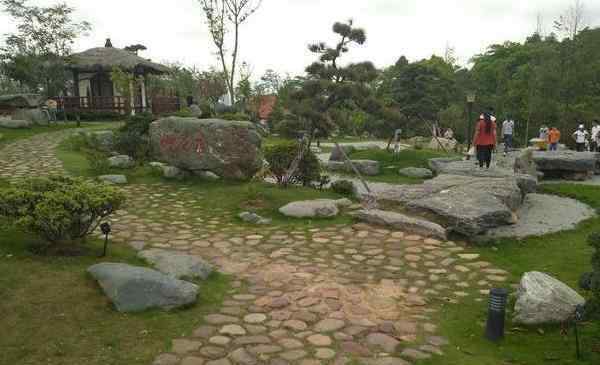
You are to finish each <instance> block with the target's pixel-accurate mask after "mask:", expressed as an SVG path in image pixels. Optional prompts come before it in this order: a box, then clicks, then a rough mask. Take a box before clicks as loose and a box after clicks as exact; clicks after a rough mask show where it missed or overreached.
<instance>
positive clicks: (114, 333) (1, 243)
mask: <svg viewBox="0 0 600 365" xmlns="http://www.w3.org/2000/svg"><path fill="white" fill-rule="evenodd" d="M38 244H39V241H38V239H36V238H35V237H33V236H29V235H27V234H24V233H22V232H20V231H19V230H17V229H15V228H13V227H10V226H7V225H6V224H4V225H1V226H0V297H1V298H2V300H0V313H2V315H1V316H0V327H1V328H2V329H3V333H5V334H10V336H0V348H1V349H2V351H0V363H1V364H42V363H43V364H63V365H75V364H77V365H79V364H90V365H95V364H98V365H100V364H102V365H104V364H140V365H142V364H144V365H147V364H149V363H150V362H151V361H152V359H153V358H154V357H155V356H156V355H157V354H159V353H161V352H163V351H167V350H169V346H170V341H171V340H172V339H173V338H178V337H181V336H185V335H189V334H190V333H191V332H192V331H193V330H194V329H195V328H196V327H197V326H198V325H200V324H202V318H203V316H204V315H205V314H207V313H212V312H214V311H215V310H217V309H218V308H219V307H220V305H221V302H222V301H223V298H224V296H225V295H226V293H227V292H228V291H229V290H230V278H229V277H227V276H224V275H220V274H213V275H212V276H211V277H210V278H209V279H208V280H206V281H203V282H199V283H198V284H199V285H200V293H201V294H200V296H199V298H198V302H197V304H195V305H193V306H191V307H189V308H186V309H185V310H177V311H172V312H163V311H158V310H156V311H148V312H143V313H138V314H123V313H118V312H117V311H116V310H114V308H113V306H112V304H111V303H110V302H109V301H108V300H107V298H106V297H105V296H104V295H103V293H102V291H101V289H100V288H99V286H98V285H97V283H96V282H95V281H94V280H93V279H92V278H91V277H90V276H89V275H87V274H86V270H87V268H88V267H89V266H91V265H94V264H97V263H100V262H122V263H128V264H132V265H138V266H144V265H145V264H144V262H143V261H142V260H140V259H138V258H137V256H136V253H135V252H134V251H133V250H131V249H129V248H128V247H123V246H120V245H113V246H111V247H110V249H109V256H108V257H106V258H102V259H100V258H98V257H96V255H97V254H99V253H100V252H101V250H102V242H100V241H96V240H91V241H90V242H89V243H88V244H87V247H89V254H88V255H87V256H80V257H59V256H39V255H35V254H33V253H31V250H30V248H31V247H35V246H37V245H38Z"/></svg>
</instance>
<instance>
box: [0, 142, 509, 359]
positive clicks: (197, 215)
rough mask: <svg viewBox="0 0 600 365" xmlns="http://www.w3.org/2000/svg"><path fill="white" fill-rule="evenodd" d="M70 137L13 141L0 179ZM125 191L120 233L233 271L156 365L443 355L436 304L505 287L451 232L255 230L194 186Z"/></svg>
mask: <svg viewBox="0 0 600 365" xmlns="http://www.w3.org/2000/svg"><path fill="white" fill-rule="evenodd" d="M64 135H65V134H60V135H59V134H53V135H45V136H37V137H34V138H32V139H31V140H28V141H21V142H19V143H14V144H10V145H7V146H5V147H4V148H3V149H2V150H0V156H2V157H1V160H0V163H1V165H0V177H4V178H9V179H13V178H15V177H18V176H25V175H28V174H35V175H43V174H47V173H50V172H58V171H60V168H61V166H60V162H59V161H58V160H56V158H55V157H54V155H53V149H54V148H55V146H56V145H57V143H58V141H59V140H60V138H63V137H64ZM15 171H16V172H15ZM124 189H125V190H126V192H127V193H128V197H129V200H128V205H127V207H126V208H125V209H124V210H122V211H119V212H118V214H117V216H115V217H114V218H113V231H114V232H115V235H114V237H113V238H114V239H115V240H116V241H118V242H124V243H127V244H129V245H131V246H132V247H134V248H135V249H137V250H140V249H142V248H149V247H155V248H162V249H169V250H176V251H180V252H187V253H190V254H193V255H199V256H201V257H203V258H205V259H208V260H210V261H211V262H212V263H213V264H215V265H216V266H217V267H218V268H219V269H220V270H221V271H223V272H225V273H229V274H232V275H233V276H234V278H235V280H234V287H235V289H234V290H233V291H232V292H231V293H230V295H229V296H228V298H227V299H226V300H225V301H224V303H223V306H222V308H220V310H219V311H218V312H216V313H213V314H210V315H207V316H206V317H205V318H203V323H204V324H203V325H201V326H199V327H198V328H197V329H196V330H195V331H194V332H193V334H192V335H191V336H189V337H185V338H178V339H174V340H173V343H172V350H171V352H170V353H165V354H161V355H159V356H157V358H156V359H155V361H154V362H153V364H154V365H200V364H207V365H228V364H259V363H260V364H274V365H275V364H277V365H278V364H282V365H283V364H301V365H311V364H329V363H331V364H347V363H350V362H351V361H353V360H358V361H359V363H364V364H376V365H378V364H381V365H383V364H400V365H403V364H404V365H406V364H410V363H411V362H412V361H414V360H418V359H423V358H429V357H432V356H440V355H443V353H444V347H445V346H446V345H448V343H449V341H448V340H447V339H445V338H443V337H440V336H439V333H438V325H437V323H436V316H437V311H438V307H439V306H438V304H439V303H442V302H445V303H453V304H457V305H459V304H460V303H461V302H463V301H472V300H476V301H481V302H482V306H483V307H485V303H484V301H485V300H486V298H487V295H488V291H489V289H490V288H491V287H492V286H494V285H502V286H505V285H506V284H503V283H504V282H505V281H506V280H507V273H506V272H505V271H503V270H500V269H497V268H494V267H493V266H492V265H491V264H490V263H488V262H485V261H481V260H480V259H479V255H477V254H472V253H469V252H467V251H465V249H464V248H463V247H461V246H460V245H457V244H456V243H454V242H442V241H438V240H433V239H424V238H422V237H419V236H410V235H407V234H405V233H403V232H399V231H389V230H385V229H380V228H377V227H372V226H368V225H362V224H359V225H353V226H350V225H332V226H329V227H325V228H316V227H315V228H312V229H311V228H305V229H297V230H295V229H291V228H289V227H284V226H275V225H274V226H268V227H260V228H256V227H251V226H246V225H241V224H240V223H239V222H238V221H236V220H235V219H234V217H235V213H236V212H232V211H227V210H224V209H222V208H219V207H218V206H215V205H214V204H206V202H207V200H209V199H210V196H208V195H204V194H202V193H200V194H198V193H197V191H192V190H190V189H189V188H186V187H177V186H173V185H161V184H156V185H130V186H127V187H125V188H124ZM355 363H356V362H355Z"/></svg>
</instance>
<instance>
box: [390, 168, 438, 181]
mask: <svg viewBox="0 0 600 365" xmlns="http://www.w3.org/2000/svg"><path fill="white" fill-rule="evenodd" d="M398 173H399V174H400V175H402V176H406V177H413V178H417V179H430V178H432V177H433V172H431V170H429V169H426V168H419V167H406V168H403V169H400V171H398Z"/></svg>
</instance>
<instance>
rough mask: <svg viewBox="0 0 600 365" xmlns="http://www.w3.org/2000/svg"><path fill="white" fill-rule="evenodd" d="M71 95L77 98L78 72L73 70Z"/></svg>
mask: <svg viewBox="0 0 600 365" xmlns="http://www.w3.org/2000/svg"><path fill="white" fill-rule="evenodd" d="M73 95H74V96H77V97H79V71H77V70H73Z"/></svg>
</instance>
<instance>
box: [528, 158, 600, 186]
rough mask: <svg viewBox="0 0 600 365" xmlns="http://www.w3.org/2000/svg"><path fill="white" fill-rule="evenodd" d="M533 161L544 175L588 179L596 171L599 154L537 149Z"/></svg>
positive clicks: (568, 178)
mask: <svg viewBox="0 0 600 365" xmlns="http://www.w3.org/2000/svg"><path fill="white" fill-rule="evenodd" d="M533 161H535V164H536V165H537V168H538V170H540V171H541V172H543V173H544V176H547V177H551V178H563V179H567V180H586V179H588V178H590V177H592V175H593V174H594V173H595V171H596V164H597V162H598V154H597V153H593V152H575V151H550V152H544V151H537V152H534V153H533Z"/></svg>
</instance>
